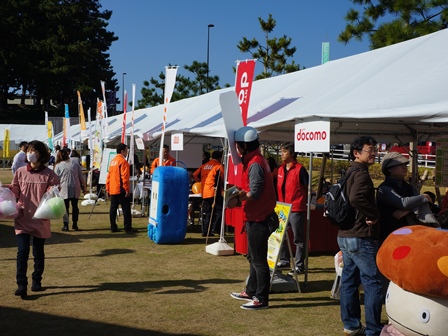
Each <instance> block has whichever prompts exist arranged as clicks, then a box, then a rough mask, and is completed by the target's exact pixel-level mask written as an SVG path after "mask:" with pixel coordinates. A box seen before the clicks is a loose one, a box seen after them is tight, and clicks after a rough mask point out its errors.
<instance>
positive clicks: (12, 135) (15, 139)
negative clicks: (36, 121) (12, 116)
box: [0, 124, 48, 149]
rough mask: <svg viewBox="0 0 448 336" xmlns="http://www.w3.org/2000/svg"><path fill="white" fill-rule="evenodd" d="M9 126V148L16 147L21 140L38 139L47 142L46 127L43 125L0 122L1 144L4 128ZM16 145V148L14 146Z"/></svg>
mask: <svg viewBox="0 0 448 336" xmlns="http://www.w3.org/2000/svg"><path fill="white" fill-rule="evenodd" d="M8 128H9V141H10V148H11V149H18V145H19V143H20V142H22V141H28V142H29V141H32V140H40V141H43V142H45V143H46V142H47V140H48V135H47V128H46V126H45V125H19V124H1V125H0V143H1V144H2V146H3V140H4V134H5V129H8ZM16 147H17V148H16Z"/></svg>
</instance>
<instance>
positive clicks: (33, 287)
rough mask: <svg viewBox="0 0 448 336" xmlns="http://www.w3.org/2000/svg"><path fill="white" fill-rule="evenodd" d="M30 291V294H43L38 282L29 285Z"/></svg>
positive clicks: (34, 281)
mask: <svg viewBox="0 0 448 336" xmlns="http://www.w3.org/2000/svg"><path fill="white" fill-rule="evenodd" d="M31 291H32V292H43V291H44V289H43V288H42V284H41V282H40V281H39V280H33V282H32V284H31Z"/></svg>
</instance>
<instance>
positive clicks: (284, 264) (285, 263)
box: [277, 260, 289, 268]
mask: <svg viewBox="0 0 448 336" xmlns="http://www.w3.org/2000/svg"><path fill="white" fill-rule="evenodd" d="M277 268H289V261H286V260H280V261H279V262H278V263H277Z"/></svg>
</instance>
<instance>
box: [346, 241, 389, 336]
mask: <svg viewBox="0 0 448 336" xmlns="http://www.w3.org/2000/svg"><path fill="white" fill-rule="evenodd" d="M338 244H339V248H340V249H341V251H342V260H343V262H344V267H343V268H342V279H341V303H340V304H341V318H342V322H343V323H344V328H345V329H349V330H356V329H358V328H359V325H360V323H361V321H360V319H361V307H360V302H359V291H358V287H359V285H360V284H361V283H362V284H363V286H364V308H365V317H366V335H368V336H373V335H375V336H377V335H380V333H381V329H382V328H383V326H382V324H381V309H382V305H383V295H382V285H381V284H382V282H381V273H380V272H379V270H378V267H377V265H376V254H377V251H378V243H377V241H375V240H374V239H373V238H356V237H355V238H343V237H338Z"/></svg>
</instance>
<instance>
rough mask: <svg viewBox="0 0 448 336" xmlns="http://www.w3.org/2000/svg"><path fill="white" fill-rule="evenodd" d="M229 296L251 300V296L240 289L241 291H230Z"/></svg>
mask: <svg viewBox="0 0 448 336" xmlns="http://www.w3.org/2000/svg"><path fill="white" fill-rule="evenodd" d="M230 296H231V297H233V298H234V299H237V300H245V301H252V297H250V296H249V295H247V293H246V291H242V292H241V293H237V292H233V293H230Z"/></svg>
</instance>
